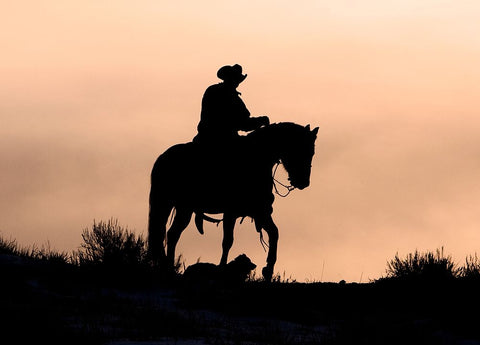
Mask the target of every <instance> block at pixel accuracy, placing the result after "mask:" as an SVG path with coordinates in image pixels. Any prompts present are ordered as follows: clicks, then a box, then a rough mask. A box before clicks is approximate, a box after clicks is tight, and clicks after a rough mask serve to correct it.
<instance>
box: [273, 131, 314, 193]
mask: <svg viewBox="0 0 480 345" xmlns="http://www.w3.org/2000/svg"><path fill="white" fill-rule="evenodd" d="M317 133H318V127H316V128H315V129H313V130H310V125H307V126H306V127H303V126H298V128H297V129H296V130H295V131H291V137H290V138H284V140H285V148H284V150H283V151H284V152H282V155H281V160H282V163H283V165H284V167H285V170H286V171H287V172H288V179H289V180H290V183H291V184H292V186H293V187H295V188H298V189H304V188H306V187H308V186H309V185H310V172H311V169H312V158H313V154H314V153H315V139H317Z"/></svg>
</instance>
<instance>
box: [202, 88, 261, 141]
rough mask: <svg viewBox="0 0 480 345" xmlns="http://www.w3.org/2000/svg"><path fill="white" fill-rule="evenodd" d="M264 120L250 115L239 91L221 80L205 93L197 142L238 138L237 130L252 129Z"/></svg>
mask: <svg viewBox="0 0 480 345" xmlns="http://www.w3.org/2000/svg"><path fill="white" fill-rule="evenodd" d="M264 122H265V119H262V118H254V117H250V112H249V111H248V109H247V107H246V106H245V103H244V102H243V100H242V99H241V98H240V93H239V92H238V91H237V90H235V89H234V88H232V87H231V86H228V85H226V84H225V83H219V84H215V85H212V86H210V87H209V88H208V89H207V90H206V91H205V94H204V95H203V99H202V111H201V115H200V123H199V124H198V127H197V130H198V134H197V136H196V137H195V139H194V141H198V142H206V141H207V142H212V141H214V142H219V141H220V142H222V141H228V140H230V139H234V138H236V137H238V131H252V130H254V129H256V128H258V127H260V126H262V125H263V124H265V123H264Z"/></svg>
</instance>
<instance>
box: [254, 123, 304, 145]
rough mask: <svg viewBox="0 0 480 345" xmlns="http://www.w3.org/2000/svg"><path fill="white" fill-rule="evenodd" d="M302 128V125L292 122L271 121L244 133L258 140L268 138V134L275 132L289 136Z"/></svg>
mask: <svg viewBox="0 0 480 345" xmlns="http://www.w3.org/2000/svg"><path fill="white" fill-rule="evenodd" d="M301 128H302V129H303V128H304V127H303V126H301V125H299V124H296V123H294V122H277V123H271V124H269V125H268V126H264V127H260V128H258V129H256V130H254V131H252V132H250V133H248V134H247V135H246V137H247V138H249V139H251V140H253V141H258V140H262V141H264V140H269V139H270V136H271V135H272V134H273V133H275V134H276V135H281V136H285V135H289V136H291V135H292V133H294V132H298V131H299V129H301Z"/></svg>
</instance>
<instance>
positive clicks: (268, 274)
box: [262, 266, 273, 282]
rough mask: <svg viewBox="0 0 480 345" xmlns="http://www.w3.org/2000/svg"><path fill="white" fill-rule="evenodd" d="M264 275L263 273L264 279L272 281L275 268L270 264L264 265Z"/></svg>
mask: <svg viewBox="0 0 480 345" xmlns="http://www.w3.org/2000/svg"><path fill="white" fill-rule="evenodd" d="M262 275H263V279H265V281H266V282H270V281H272V276H273V268H272V267H268V266H267V267H264V268H263V269H262Z"/></svg>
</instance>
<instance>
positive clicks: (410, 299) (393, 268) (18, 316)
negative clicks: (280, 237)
mask: <svg viewBox="0 0 480 345" xmlns="http://www.w3.org/2000/svg"><path fill="white" fill-rule="evenodd" d="M82 239H83V242H82V243H81V245H80V247H79V249H78V250H77V251H75V252H74V253H71V254H68V253H64V252H61V253H58V252H56V251H55V250H53V249H51V248H50V246H49V245H45V246H42V247H40V248H38V247H36V246H33V247H26V248H22V247H21V246H19V245H18V243H17V242H16V241H15V240H12V239H10V240H7V239H4V238H2V237H0V272H1V278H2V284H0V304H1V305H2V314H3V319H4V322H3V324H2V326H0V327H3V328H2V331H1V332H0V341H1V342H2V343H5V344H25V343H38V342H45V343H49V344H65V343H70V344H83V343H89V344H105V343H109V342H112V343H113V344H114V343H115V342H116V341H120V340H122V341H127V342H128V341H145V342H149V343H158V344H169V343H177V342H178V343H179V344H180V343H188V341H191V342H192V343H196V344H241V345H245V344H292V345H294V344H295V345H296V344H302V345H303V344H305V345H309V344H352V343H355V344H407V343H408V344H456V343H458V344H461V343H468V342H471V343H476V342H478V341H480V330H479V329H478V325H477V320H476V319H475V318H474V317H473V318H472V317H471V315H474V314H473V313H475V312H476V311H477V310H478V309H479V308H480V301H479V300H478V299H477V298H476V294H477V293H478V289H479V287H480V279H479V277H480V260H479V259H478V257H477V255H476V254H474V255H471V256H468V257H467V258H466V259H465V262H464V263H463V265H457V264H455V261H454V260H453V259H452V257H451V256H450V255H446V254H445V253H444V251H443V248H441V249H438V250H436V251H433V252H419V251H415V252H413V253H411V254H408V255H406V256H405V257H400V256H399V255H398V254H397V255H395V257H394V258H393V259H391V260H390V261H388V262H387V270H386V273H387V274H386V276H385V277H383V278H381V279H378V280H376V281H371V282H369V283H364V284H356V283H345V282H343V283H299V282H296V281H295V280H293V279H291V278H288V277H286V276H285V273H284V274H283V276H281V275H279V274H277V275H275V276H274V279H273V281H272V283H268V284H267V283H265V282H263V281H262V280H261V279H259V278H256V277H255V276H252V277H251V279H250V280H248V281H247V282H245V283H243V284H234V285H225V284H212V283H211V282H209V281H206V282H201V281H200V282H199V283H198V284H197V283H195V282H192V281H186V280H184V279H182V277H181V276H179V275H177V276H176V279H167V280H164V279H163V277H162V275H161V274H160V275H159V274H158V272H157V271H155V268H154V267H153V266H152V265H151V264H150V262H149V259H148V256H147V254H146V248H145V240H144V239H143V237H142V236H141V235H136V234H134V233H133V232H131V231H129V230H127V229H126V228H123V227H122V226H120V225H119V224H118V222H117V221H116V220H110V221H107V222H94V224H93V226H92V227H91V228H90V229H85V230H84V231H83V233H82ZM54 263H62V265H57V264H54ZM178 267H180V264H178ZM108 272H113V273H110V274H109V273H108ZM158 276H160V278H159V279H154V277H158ZM118 277H121V278H122V279H123V280H118ZM126 280H128V281H130V282H131V283H129V284H125V281H126ZM404 282H408V283H407V284H404ZM418 282H420V284H419V283H418ZM421 282H428V284H422V283H421ZM182 339H186V341H185V342H181V340H182ZM472 341H473V342H472Z"/></svg>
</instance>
